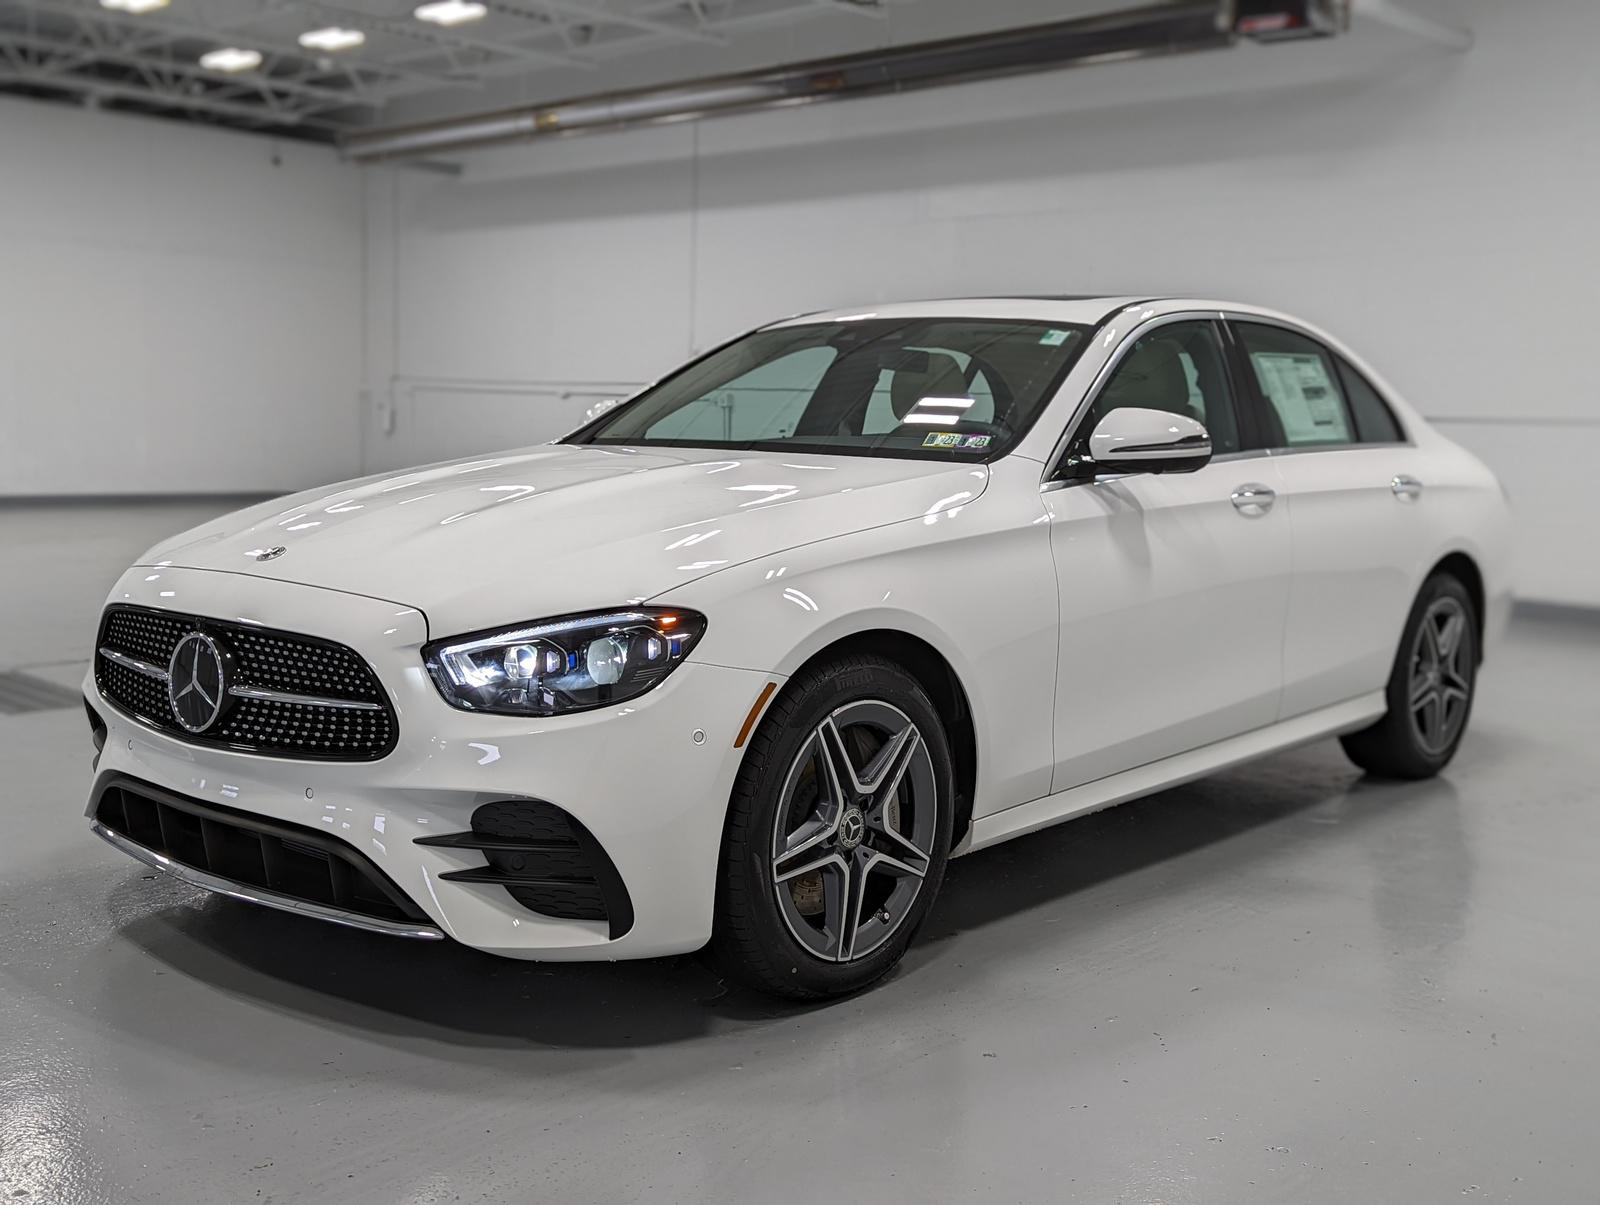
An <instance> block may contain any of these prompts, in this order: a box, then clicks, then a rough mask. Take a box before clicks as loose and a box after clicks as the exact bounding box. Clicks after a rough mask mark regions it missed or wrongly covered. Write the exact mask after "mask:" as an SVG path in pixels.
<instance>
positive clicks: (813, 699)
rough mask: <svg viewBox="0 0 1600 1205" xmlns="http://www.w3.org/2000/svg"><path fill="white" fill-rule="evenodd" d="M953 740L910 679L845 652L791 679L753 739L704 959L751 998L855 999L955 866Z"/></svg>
mask: <svg viewBox="0 0 1600 1205" xmlns="http://www.w3.org/2000/svg"><path fill="white" fill-rule="evenodd" d="M952 797H953V786H952V769H951V759H950V751H949V744H948V741H947V739H946V737H945V732H944V727H943V725H942V724H941V723H940V720H939V716H938V713H937V712H936V711H935V710H934V708H933V705H932V703H931V702H930V701H929V699H928V696H927V694H926V692H925V691H923V689H922V687H921V686H920V685H919V684H918V683H917V681H916V679H915V678H913V677H911V675H909V674H907V673H906V672H905V670H903V669H901V668H900V667H899V666H898V665H896V664H894V663H893V662H891V661H887V660H884V659H882V658H878V657H871V656H848V657H842V658H839V659H838V660H836V661H833V662H830V663H829V664H826V665H822V666H818V667H815V668H813V669H811V670H808V671H806V672H805V673H804V674H803V675H802V676H801V677H799V678H797V679H796V680H795V681H792V682H791V683H790V684H789V687H788V688H787V689H786V690H785V691H784V692H783V694H782V695H781V696H780V697H779V699H778V700H777V702H775V703H774V704H773V705H772V707H771V709H770V710H769V711H768V713H767V715H766V717H765V718H764V719H763V720H762V723H761V727H760V728H759V729H758V730H757V732H756V735H755V737H754V738H752V740H751V742H750V748H749V751H748V753H747V754H746V757H745V762H744V765H743V767H741V769H740V773H739V779H738V782H737V784H736V785H735V787H734V793H733V799H732V802H731V806H730V809H729V814H728V823H727V828H726V832H725V835H724V840H723V852H722V864H721V872H720V873H721V880H720V882H719V883H718V885H717V914H716V920H715V925H714V929H713V936H712V940H711V946H710V948H709V952H710V954H711V956H712V959H713V961H714V962H715V963H716V965H717V966H718V967H719V969H721V970H722V971H723V972H724V973H726V974H728V975H730V976H732V977H733V978H735V979H738V980H740V981H741V982H743V983H745V984H747V985H748V986H751V987H754V988H756V989H758V990H760V991H765V992H770V993H773V994H776V995H782V996H789V997H792V998H795V999H819V998H823V997H828V996H839V995H844V994H846V993H849V992H853V991H857V990H859V989H861V988H864V987H866V986H867V985H869V984H871V983H873V982H874V981H876V980H877V979H879V978H881V977H882V976H883V975H885V974H886V973H888V971H889V970H890V968H892V967H893V966H894V965H895V963H897V962H898V961H899V960H900V957H901V955H902V954H904V953H905V950H906V947H907V946H908V945H909V944H910V943H911V939H912V937H913V936H914V935H915V933H916V931H917V928H918V926H919V925H920V924H921V923H922V920H923V918H924V917H926V915H927V913H928V909H929V908H930V907H931V906H932V904H933V899H934V896H935V895H936V894H937V893H938V890H939V884H940V882H941V881H942V880H943V878H944V868H945V863H946V861H947V859H948V856H949V849H950V833H951V823H952V807H951V801H952Z"/></svg>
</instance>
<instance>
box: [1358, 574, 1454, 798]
mask: <svg viewBox="0 0 1600 1205" xmlns="http://www.w3.org/2000/svg"><path fill="white" fill-rule="evenodd" d="M1477 674H1478V612H1477V606H1476V604H1475V603H1474V601H1473V596H1472V594H1471V592H1470V591H1469V590H1468V589H1467V587H1466V586H1465V585H1464V584H1463V583H1462V582H1461V580H1460V579H1459V578H1457V577H1455V576H1453V575H1452V574H1450V573H1445V572H1441V573H1435V574H1434V575H1433V576H1432V577H1430V578H1428V580H1427V581H1426V582H1424V583H1423V584H1422V589H1421V591H1420V592H1419V593H1418V594H1417V601H1416V603H1415V604H1414V605H1413V606H1412V608H1411V615H1410V617H1409V618H1408V619H1407V620H1406V626H1405V632H1404V633H1403V634H1402V635H1401V637H1400V649H1399V652H1398V653H1397V654H1396V656H1395V663H1394V667H1393V669H1392V671H1391V672H1390V675H1389V685H1388V688H1387V693H1386V698H1387V700H1388V704H1389V710H1388V712H1387V713H1386V714H1385V715H1384V717H1383V718H1382V719H1381V720H1379V721H1378V722H1377V723H1375V724H1373V725H1372V726H1371V727H1370V728H1364V729H1362V730H1361V731H1360V732H1354V733H1351V734H1350V735H1349V736H1346V737H1343V738H1341V739H1342V741H1343V743H1344V751H1345V752H1346V753H1347V754H1349V755H1350V760H1351V761H1353V762H1355V763H1356V765H1358V766H1360V767H1361V768H1362V769H1363V770H1366V771H1368V772H1369V773H1372V774H1381V775H1385V776H1388V777H1391V778H1426V777H1428V776H1429V775H1431V774H1437V773H1438V772H1439V771H1440V770H1442V769H1444V767H1445V765H1446V763H1448V762H1449V760H1450V759H1451V758H1452V757H1453V756H1455V751H1456V746H1457V745H1459V744H1460V743H1461V736H1462V734H1463V733H1464V732H1465V731H1466V729H1467V717H1468V716H1469V715H1471V713H1472V693H1473V689H1474V688H1475V686H1476V684H1477Z"/></svg>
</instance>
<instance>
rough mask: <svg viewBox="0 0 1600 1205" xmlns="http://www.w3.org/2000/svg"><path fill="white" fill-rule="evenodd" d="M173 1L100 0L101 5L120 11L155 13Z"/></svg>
mask: <svg viewBox="0 0 1600 1205" xmlns="http://www.w3.org/2000/svg"><path fill="white" fill-rule="evenodd" d="M171 2H172V0H100V7H101V8H109V9H112V10H114V11H116V12H119V13H153V12H155V10H156V9H158V8H166V7H167V5H168V4H170V3H171Z"/></svg>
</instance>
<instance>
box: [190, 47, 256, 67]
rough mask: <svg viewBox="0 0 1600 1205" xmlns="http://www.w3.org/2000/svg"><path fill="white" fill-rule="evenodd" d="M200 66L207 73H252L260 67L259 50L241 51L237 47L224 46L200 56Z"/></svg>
mask: <svg viewBox="0 0 1600 1205" xmlns="http://www.w3.org/2000/svg"><path fill="white" fill-rule="evenodd" d="M200 65H201V66H202V67H204V68H205V69H206V70H207V71H230V72H231V71H253V70H255V68H257V67H259V66H261V52H260V51H259V50H241V49H240V48H239V47H237V46H224V47H222V48H221V49H220V50H208V51H207V52H206V53H205V54H203V55H201V56H200Z"/></svg>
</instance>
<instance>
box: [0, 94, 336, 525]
mask: <svg viewBox="0 0 1600 1205" xmlns="http://www.w3.org/2000/svg"><path fill="white" fill-rule="evenodd" d="M363 220H364V217H363V203H362V195H361V178H360V173H359V172H358V171H357V170H356V169H354V168H352V167H350V166H349V165H346V164H342V163H340V162H339V160H338V158H337V157H336V155H335V154H334V153H333V152H332V151H331V150H329V149H326V148H322V147H311V146H306V145H302V144H298V143H284V142H274V141H272V140H268V139H264V138H259V137H251V136H246V135H241V134H233V133H222V132H215V131H210V130H205V129H199V128H195V127H192V126H190V127H186V126H183V125H178V124H172V123H165V122H158V121H151V120H145V119H140V118H133V117H120V116H114V115H110V114H100V113H93V112H88V111H85V110H81V109H73V108H67V107H64V106H58V105H46V104H37V103H33V102H28V101H21V100H14V99H5V98H0V264H3V265H4V269H3V272H0V280H3V281H4V286H3V287H0V496H8V495H12V496H14V495H34V494H174V493H190V492H220V493H233V492H250V491H258V490H261V491H266V490H278V489H287V488H290V487H294V486H301V485H308V484H311V483H313V482H318V481H327V480H330V479H334V478H338V477H343V476H349V475H351V474H353V473H355V472H356V471H357V469H358V467H359V461H360V417H359V415H360V407H359V404H358V391H359V389H360V387H361V363H362V359H361V356H362V349H361V335H362V327H361V307H362V254H363V248H362V229H363Z"/></svg>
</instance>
